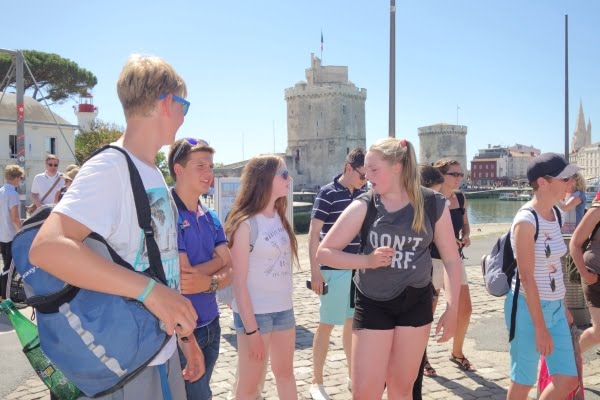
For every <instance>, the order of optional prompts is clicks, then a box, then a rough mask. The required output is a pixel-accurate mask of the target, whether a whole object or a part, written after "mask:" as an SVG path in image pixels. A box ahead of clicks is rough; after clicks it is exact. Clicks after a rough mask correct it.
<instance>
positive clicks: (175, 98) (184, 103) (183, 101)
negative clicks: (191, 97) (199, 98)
mask: <svg viewBox="0 0 600 400" xmlns="http://www.w3.org/2000/svg"><path fill="white" fill-rule="evenodd" d="M168 95H169V94H168V93H165V94H161V95H160V96H159V97H158V99H159V100H162V99H164V98H166V97H167V96H168ZM173 101H176V102H178V103H181V108H182V110H183V116H184V117H185V115H186V114H187V113H188V110H189V109H190V102H189V101H187V100H186V99H184V98H182V97H179V96H175V95H173Z"/></svg>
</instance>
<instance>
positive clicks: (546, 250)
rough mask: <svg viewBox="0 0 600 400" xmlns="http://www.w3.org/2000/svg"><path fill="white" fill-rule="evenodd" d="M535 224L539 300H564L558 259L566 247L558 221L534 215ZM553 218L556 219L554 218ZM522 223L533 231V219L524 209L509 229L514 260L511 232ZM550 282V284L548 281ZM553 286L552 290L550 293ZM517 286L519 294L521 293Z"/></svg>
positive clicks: (536, 277)
mask: <svg viewBox="0 0 600 400" xmlns="http://www.w3.org/2000/svg"><path fill="white" fill-rule="evenodd" d="M537 217H538V221H539V231H538V238H537V241H536V242H535V270H534V277H535V283H536V284H537V288H538V292H539V294H540V299H541V300H562V299H564V297H565V292H566V289H565V283H564V280H563V270H562V264H561V262H560V258H561V257H562V256H564V255H565V254H566V253H567V245H566V244H565V240H564V239H563V237H562V234H561V232H560V225H559V224H558V219H555V220H554V221H548V220H546V219H544V218H542V216H541V215H540V213H537ZM555 218H556V217H555ZM522 221H526V222H528V223H530V224H531V225H533V229H535V217H534V216H533V214H532V213H531V212H530V211H528V210H525V209H523V208H522V209H520V210H519V212H517V215H516V216H515V219H514V220H513V224H512V226H511V228H510V235H511V236H510V245H511V247H512V250H513V253H514V254H515V258H516V256H517V249H516V244H515V235H514V229H515V225H516V224H518V223H519V222H522ZM516 276H517V275H516V274H515V277H514V278H513V281H512V284H511V287H513V288H514V287H515V284H516ZM553 281H554V284H552V282H553ZM552 287H554V290H552ZM523 293H524V291H523V286H521V289H520V294H523Z"/></svg>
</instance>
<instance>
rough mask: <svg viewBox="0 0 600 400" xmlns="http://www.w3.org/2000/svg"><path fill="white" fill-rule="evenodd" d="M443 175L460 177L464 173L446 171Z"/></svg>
mask: <svg viewBox="0 0 600 400" xmlns="http://www.w3.org/2000/svg"><path fill="white" fill-rule="evenodd" d="M444 175H450V176H453V177H455V178H459V177H460V178H462V177H464V176H465V174H463V173H462V172H446V173H445V174H444Z"/></svg>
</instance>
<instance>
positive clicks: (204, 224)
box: [171, 190, 227, 327]
mask: <svg viewBox="0 0 600 400" xmlns="http://www.w3.org/2000/svg"><path fill="white" fill-rule="evenodd" d="M171 192H172V193H173V198H174V199H175V204H177V212H178V214H179V221H178V223H177V247H178V249H179V252H180V253H186V254H187V256H188V259H189V260H190V264H191V265H192V266H194V265H198V264H202V263H204V262H206V261H209V260H211V259H212V258H213V254H214V252H215V248H216V247H218V246H221V245H226V244H227V239H226V238H225V232H224V231H223V226H222V225H221V222H220V221H219V218H218V217H217V214H216V213H215V212H214V211H213V210H211V209H209V208H208V207H206V206H203V205H202V204H201V203H200V200H198V210H197V211H196V212H194V211H190V210H188V209H187V208H186V206H185V204H183V201H181V199H180V198H179V196H177V193H175V190H172V191H171ZM184 296H185V297H187V298H188V299H190V300H191V301H192V304H193V305H194V308H195V309H196V312H197V313H198V323H197V327H201V326H205V325H208V324H209V323H210V322H212V321H213V320H214V319H215V318H218V317H219V306H218V305H217V295H216V293H196V294H184Z"/></svg>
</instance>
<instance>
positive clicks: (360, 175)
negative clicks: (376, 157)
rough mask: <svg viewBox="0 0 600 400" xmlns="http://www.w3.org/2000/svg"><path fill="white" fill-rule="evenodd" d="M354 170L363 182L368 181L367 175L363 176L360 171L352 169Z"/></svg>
mask: <svg viewBox="0 0 600 400" xmlns="http://www.w3.org/2000/svg"><path fill="white" fill-rule="evenodd" d="M352 169H353V170H355V171H356V173H357V174H358V177H359V178H360V180H361V181H366V180H367V174H361V173H360V171H359V170H357V169H356V168H354V167H352Z"/></svg>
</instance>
